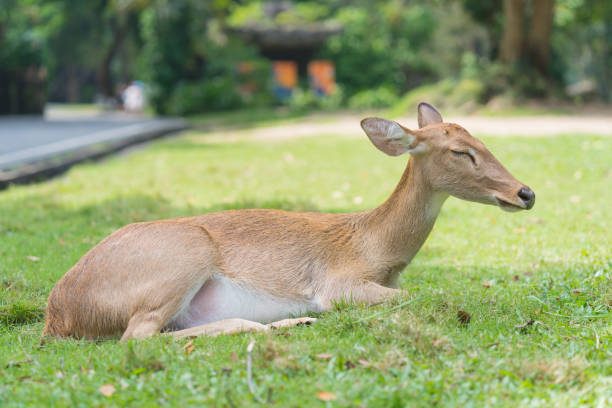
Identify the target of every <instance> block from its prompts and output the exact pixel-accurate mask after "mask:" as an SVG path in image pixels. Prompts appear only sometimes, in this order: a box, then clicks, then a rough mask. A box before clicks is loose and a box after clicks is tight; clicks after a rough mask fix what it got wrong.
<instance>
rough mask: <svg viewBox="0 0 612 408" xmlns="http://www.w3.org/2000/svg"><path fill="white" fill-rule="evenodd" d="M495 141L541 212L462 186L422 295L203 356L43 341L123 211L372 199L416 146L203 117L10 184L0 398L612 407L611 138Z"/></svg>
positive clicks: (137, 345) (75, 402) (426, 256)
mask: <svg viewBox="0 0 612 408" xmlns="http://www.w3.org/2000/svg"><path fill="white" fill-rule="evenodd" d="M483 140H484V141H485V142H486V143H487V144H488V146H489V147H490V149H491V150H492V151H493V152H494V154H496V155H497V157H498V158H499V159H500V160H501V161H502V162H503V163H504V164H505V165H506V167H507V168H508V169H510V171H511V172H513V173H514V174H515V175H516V176H517V178H519V179H520V180H521V181H523V182H525V183H527V184H528V185H530V186H531V187H532V188H533V189H534V190H535V191H536V194H537V202H536V205H535V208H534V209H533V210H532V211H530V212H522V213H515V214H508V213H504V212H502V211H501V210H499V209H497V208H494V207H490V206H482V205H479V204H474V203H467V202H462V201H459V200H457V199H450V200H449V201H448V202H447V203H446V205H445V207H444V209H443V210H442V214H441V216H440V218H439V220H438V222H437V224H436V226H435V228H434V231H433V232H432V234H431V236H430V238H429V239H428V241H427V242H426V244H425V245H424V247H423V248H422V250H421V251H420V253H419V254H418V255H417V256H416V258H415V259H414V261H413V263H412V264H411V265H410V266H409V267H408V268H407V269H406V270H405V271H404V273H403V275H402V278H401V286H402V287H403V288H404V289H406V290H407V291H408V292H409V293H410V294H411V295H410V298H409V299H403V300H396V301H395V303H393V302H392V303H389V304H385V305H380V306H377V307H366V306H363V305H339V308H338V310H336V311H333V312H329V313H324V314H322V315H321V316H320V319H319V322H318V323H317V324H315V325H314V326H312V327H298V328H293V329H289V330H282V331H280V332H274V333H271V334H255V335H252V334H241V335H235V336H220V337H217V338H197V339H195V340H194V341H193V346H194V348H193V350H192V349H191V348H188V349H187V350H192V351H191V352H189V353H187V352H186V351H185V349H184V346H185V344H186V343H187V341H186V340H184V341H176V342H175V341H172V340H169V339H166V338H155V339H151V340H146V341H137V342H133V343H129V344H119V343H118V342H117V341H100V342H93V341H75V340H64V341H60V340H51V341H49V342H47V343H46V344H45V345H42V346H41V345H40V344H39V335H40V332H41V330H42V327H43V310H44V306H45V301H46V297H47V295H48V293H49V291H50V290H51V288H52V287H53V285H54V283H55V282H56V281H57V280H58V279H59V278H60V277H61V276H62V275H63V274H64V273H65V271H66V270H67V269H68V268H69V267H70V266H72V265H73V264H74V263H75V262H76V261H77V260H78V259H79V258H80V257H81V256H82V255H83V254H84V253H85V252H86V251H87V250H88V249H89V248H90V247H91V246H93V245H94V244H95V243H97V242H98V241H99V240H100V239H102V238H103V237H105V236H106V235H107V234H109V233H110V232H112V231H113V230H115V229H117V228H119V227H120V226H122V225H124V224H127V223H130V222H134V221H141V220H151V219H160V218H168V217H176V216H183V215H190V214H200V213H203V212H207V211H213V210H221V209H226V208H242V207H253V206H257V207H273V208H284V209H291V210H320V211H332V212H341V211H357V210H362V209H366V208H370V207H372V206H375V205H377V204H378V203H380V202H382V200H384V199H385V197H386V196H387V195H388V194H389V193H390V192H391V191H392V189H393V187H394V185H395V183H396V182H397V181H398V180H399V177H400V174H401V172H402V169H403V166H404V163H405V159H404V158H395V159H393V158H389V157H386V156H384V155H383V154H381V153H380V152H378V151H377V150H376V149H374V148H373V147H372V146H371V145H370V144H369V142H368V141H367V138H366V137H365V136H364V137H363V138H362V139H348V138H336V137H333V136H332V135H321V137H317V138H310V139H301V140H293V141H284V142H275V143H263V142H260V143H250V142H248V141H242V142H237V143H233V144H222V143H212V142H210V141H208V140H207V138H206V135H205V134H203V133H196V132H192V133H189V134H187V135H185V136H183V137H179V138H176V139H169V140H164V141H160V142H157V143H154V144H152V145H150V146H149V147H147V148H145V149H143V150H139V151H135V152H132V153H131V154H129V155H123V156H119V157H115V158H113V159H111V160H108V161H106V162H103V163H96V164H86V165H81V166H78V167H76V168H74V169H72V170H71V171H70V172H69V173H68V174H66V175H65V176H63V177H61V178H58V179H55V180H52V181H48V182H45V183H40V184H37V185H31V186H19V187H12V188H10V189H9V190H6V191H3V192H0V240H1V241H0V243H1V245H0V259H1V260H2V262H1V263H0V406H2V407H11V406H58V407H61V406H74V407H80V406H83V407H91V406H126V405H131V406H138V407H141V406H212V405H216V406H229V407H232V406H256V405H259V404H261V402H260V401H264V402H265V403H266V404H269V405H274V406H279V407H285V406H325V405H326V404H327V405H330V406H367V407H376V406H378V407H393V406H441V407H451V406H458V407H469V406H477V407H479V406H514V407H516V406H543V407H549V406H559V407H568V406H589V405H590V406H608V405H609V404H612V343H611V337H612V327H611V322H612V315H611V309H612V284H611V279H610V278H611V273H612V253H611V248H612V242H611V239H610V231H611V230H612V221H611V220H612V214H611V211H610V210H611V206H610V202H612V189H611V188H610V187H611V186H612V167H611V164H610V163H611V162H610V157H611V152H612V138H606V137H597V136H585V135H567V136H559V137H554V138H501V137H500V138H496V137H485V138H483ZM358 197H360V198H358ZM355 203H359V204H355ZM483 283H484V285H483ZM410 299H417V300H415V301H413V302H412V303H409V304H401V303H400V302H405V301H408V300H410ZM393 306H402V307H397V308H396V309H395V310H392V307H393ZM459 311H463V312H466V313H468V314H469V315H470V316H471V320H470V322H469V323H467V324H464V323H461V322H460V321H459V319H458V317H457V316H458V312H459ZM530 320H534V321H535V322H534V324H532V325H528V326H526V327H524V328H515V326H517V325H520V324H524V323H526V322H528V321H530ZM251 339H254V340H255V342H256V343H255V348H254V350H253V377H254V383H255V394H256V396H254V395H253V394H252V393H251V392H250V391H249V388H248V384H247V377H246V365H245V362H246V357H247V353H246V347H247V344H248V343H249V342H250V340H251ZM320 354H324V355H323V356H320ZM105 384H111V385H113V386H114V388H115V392H114V394H113V395H112V396H104V395H103V394H102V393H100V392H99V388H100V387H101V386H102V385H105ZM321 391H327V392H330V393H333V394H334V395H335V398H336V399H335V400H333V401H332V402H328V403H326V402H322V401H320V400H319V399H318V397H317V393H319V392H321Z"/></svg>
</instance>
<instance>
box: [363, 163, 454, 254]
mask: <svg viewBox="0 0 612 408" xmlns="http://www.w3.org/2000/svg"><path fill="white" fill-rule="evenodd" d="M447 197H448V195H446V194H443V193H440V192H435V191H434V190H433V189H432V188H431V186H430V185H429V183H428V182H427V180H426V178H425V177H424V175H423V174H422V172H421V169H420V168H419V166H418V163H415V160H414V159H413V158H411V159H410V160H409V161H408V165H407V166H406V170H405V171H404V174H403V175H402V178H401V180H400V182H399V184H398V185H397V187H396V188H395V191H393V194H391V196H390V197H389V198H388V199H387V201H385V202H384V203H383V204H382V205H380V206H379V207H377V208H375V209H373V210H371V211H369V212H368V213H366V214H365V232H366V234H365V239H366V245H368V247H370V248H376V249H375V250H374V251H371V254H372V255H374V256H376V257H378V258H379V261H382V262H383V263H385V264H387V265H394V264H395V265H401V264H408V263H409V262H410V261H411V260H412V258H413V257H414V256H415V255H416V253H417V252H418V251H419V249H420V248H421V246H422V245H423V243H424V242H425V240H426V239H427V236H428V235H429V233H430V232H431V229H432V228H433V225H434V223H435V221H436V218H437V217H438V214H439V213H440V209H441V208H442V204H444V201H445V200H446V198H447Z"/></svg>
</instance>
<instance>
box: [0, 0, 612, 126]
mask: <svg viewBox="0 0 612 408" xmlns="http://www.w3.org/2000/svg"><path fill="white" fill-rule="evenodd" d="M611 44H612V2H611V1H610V0H491V1H480V0H437V1H436V0H433V1H431V0H430V1H424V0H421V1H419V0H387V1H382V0H368V1H365V0H361V1H359V0H357V1H348V0H326V1H323V0H309V1H299V0H293V1H289V0H281V1H274V0H270V1H257V0H253V1H249V0H210V1H198V0H44V1H43V0H0V114H11V115H14V114H32V113H42V112H43V111H44V108H45V106H46V104H48V103H50V102H55V103H68V104H92V103H95V104H97V105H98V106H101V107H104V109H109V110H115V109H117V110H131V111H142V110H145V111H147V112H154V113H156V114H160V115H190V114H198V113H205V112H216V111H227V110H234V109H244V108H249V109H250V108H254V107H256V108H262V107H281V108H284V109H292V110H297V111H304V110H316V109H323V110H332V109H337V108H351V109H378V108H391V109H392V110H394V111H395V112H397V113H399V114H403V112H404V111H405V110H406V109H413V108H414V105H415V103H416V102H417V101H420V100H423V99H424V100H428V101H430V102H432V103H434V104H436V105H437V106H439V107H441V108H445V109H452V110H455V111H459V112H465V113H471V112H477V111H481V110H483V109H484V110H492V111H495V110H503V109H508V108H512V107H524V106H545V107H559V106H564V107H570V108H571V107H574V106H577V107H585V106H600V107H601V106H604V105H605V104H607V103H609V102H610V101H611V99H612V84H611V82H612V49H611Z"/></svg>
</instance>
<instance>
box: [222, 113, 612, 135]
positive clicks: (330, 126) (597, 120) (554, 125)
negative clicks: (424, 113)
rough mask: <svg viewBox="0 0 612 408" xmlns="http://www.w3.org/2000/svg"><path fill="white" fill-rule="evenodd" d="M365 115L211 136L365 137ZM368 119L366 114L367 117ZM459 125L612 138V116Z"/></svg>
mask: <svg viewBox="0 0 612 408" xmlns="http://www.w3.org/2000/svg"><path fill="white" fill-rule="evenodd" d="M363 116H364V115H355V114H345V115H341V116H338V117H335V118H334V119H333V120H330V118H329V116H322V117H317V115H314V116H312V117H307V118H306V119H304V120H303V121H302V120H300V121H297V122H292V123H290V124H280V125H272V126H267V127H258V128H255V129H241V130H223V129H219V130H215V131H212V132H211V135H210V136H211V137H213V138H215V139H216V138H219V139H220V140H232V139H236V140H238V139H250V140H253V139H255V140H274V139H290V138H295V137H304V136H316V135H326V134H329V135H340V136H357V137H361V136H362V130H361V128H360V127H359V122H360V121H361V119H362V118H363ZM366 116H367V115H366ZM444 119H445V121H447V122H452V123H458V124H460V125H462V126H463V127H465V128H466V129H467V130H468V131H469V132H470V133H472V134H473V135H475V136H481V135H499V136H525V137H533V136H536V137H537V136H555V135H559V134H597V135H605V136H612V116H533V117H531V116H521V117H483V116H465V117H452V116H451V117H448V118H444ZM396 120H398V121H399V122H400V123H402V124H403V125H405V126H407V127H417V124H416V118H414V117H410V118H397V119H396Z"/></svg>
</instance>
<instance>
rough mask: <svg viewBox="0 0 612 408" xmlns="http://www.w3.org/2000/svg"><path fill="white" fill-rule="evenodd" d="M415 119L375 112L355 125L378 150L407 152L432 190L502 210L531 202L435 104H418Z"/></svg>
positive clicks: (519, 185)
mask: <svg viewBox="0 0 612 408" xmlns="http://www.w3.org/2000/svg"><path fill="white" fill-rule="evenodd" d="M418 120H419V129H418V130H410V129H408V128H405V127H404V126H402V125H400V124H398V123H396V122H394V121H392V120H387V119H380V118H367V119H364V120H362V121H361V127H362V128H363V130H364V131H365V132H366V134H367V135H368V137H369V138H370V140H371V141H372V143H373V144H374V146H376V147H377V148H378V149H380V150H381V151H383V152H384V153H386V154H388V155H390V156H399V155H401V154H404V153H410V154H411V156H412V157H413V159H414V163H415V166H418V168H419V170H420V171H421V173H422V174H423V175H424V177H425V178H426V182H427V183H428V184H429V185H430V186H431V188H433V189H434V190H435V191H439V192H444V193H447V194H450V195H453V196H455V197H458V198H462V199H464V200H469V201H476V202H479V203H484V204H492V205H497V206H499V207H500V208H501V209H503V210H506V211H518V210H529V209H530V208H531V207H533V204H534V203H535V194H534V192H533V191H532V190H531V189H530V188H529V187H527V186H526V185H524V184H523V183H521V182H520V181H518V180H517V179H515V178H514V177H513V176H512V174H510V173H509V172H508V170H506V169H505V168H504V166H502V164H501V163H500V162H499V161H498V160H497V159H496V158H495V157H494V156H493V155H492V154H491V152H490V151H489V150H488V149H487V148H486V147H485V145H484V144H483V143H482V142H481V141H480V140H478V139H476V138H475V137H473V136H472V135H470V134H469V132H468V131H467V130H465V129H464V128H463V127H461V126H459V125H455V124H453V123H444V122H443V121H442V116H441V115H440V113H439V112H438V111H437V110H436V108H434V107H433V106H431V105H429V104H427V103H420V104H419V107H418Z"/></svg>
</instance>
